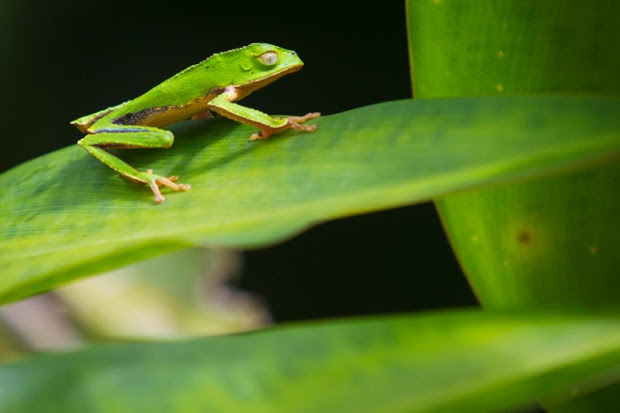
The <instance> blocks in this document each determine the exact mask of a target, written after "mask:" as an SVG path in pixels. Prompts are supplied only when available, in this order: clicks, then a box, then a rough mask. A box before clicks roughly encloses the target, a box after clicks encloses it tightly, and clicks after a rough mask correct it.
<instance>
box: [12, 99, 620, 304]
mask: <svg viewBox="0 0 620 413" xmlns="http://www.w3.org/2000/svg"><path fill="white" fill-rule="evenodd" d="M619 118H620V100H618V99H612V98H592V97H509V98H465V99H437V100H426V101H398V102H389V103H384V104H379V105H374V106H369V107H365V108H360V109H356V110H353V111H349V112H345V113H342V114H338V115H333V116H329V117H326V118H324V119H319V121H320V122H319V123H320V127H319V130H318V131H317V132H315V133H314V134H312V135H304V136H293V135H294V134H290V133H289V134H286V135H284V136H280V137H275V138H273V139H271V140H269V141H267V142H258V143H250V142H247V140H246V139H247V136H249V134H250V132H251V129H250V128H248V127H245V126H240V125H235V124H233V123H231V122H229V121H226V120H217V121H215V122H211V123H209V124H207V126H209V127H208V128H206V127H205V125H204V124H195V123H194V124H188V123H186V124H183V125H180V126H178V127H176V128H174V131H175V134H176V136H177V144H176V145H175V146H174V147H173V149H172V150H170V151H167V152H163V151H157V150H154V151H125V152H123V153H122V156H123V158H124V159H126V160H128V161H129V163H131V164H133V165H135V166H136V167H139V168H145V167H152V168H154V169H155V170H156V172H158V173H162V174H172V173H174V174H178V175H181V178H182V180H184V181H187V182H190V183H192V185H193V189H192V191H190V192H188V193H179V194H170V195H169V196H168V199H167V201H166V202H165V203H164V204H162V205H159V206H155V205H153V204H152V200H151V198H150V194H149V192H148V190H146V189H144V188H140V187H139V186H136V185H135V184H133V183H129V182H123V181H122V180H121V179H119V178H118V176H116V174H114V173H113V172H112V171H110V170H109V169H108V168H106V167H105V166H104V165H101V164H99V163H98V162H97V161H96V160H94V159H92V158H90V157H89V156H88V155H87V154H85V153H84V152H83V151H82V150H81V149H80V148H78V147H72V148H65V149H62V150H60V151H57V152H54V153H51V154H48V155H46V156H43V157H40V158H37V159H35V160H32V161H30V162H27V163H25V164H23V165H20V166H18V167H16V168H14V169H12V170H10V171H8V172H7V173H5V174H3V175H2V176H0V188H1V189H0V195H2V198H3V199H5V200H6V201H5V202H4V203H3V204H2V205H0V234H2V241H1V244H0V270H1V271H2V280H1V281H0V302H1V301H7V300H9V299H16V298H19V297H22V296H25V295H27V294H32V293H35V292H38V291H42V290H44V289H47V288H52V287H53V286H54V285H56V284H58V283H61V282H65V281H67V280H69V279H72V278H75V277H77V276H81V275H86V274H90V273H93V272H94V271H103V270H105V269H111V268H115V267H118V266H119V265H121V264H127V263H129V262H131V261H132V259H131V255H132V254H131V253H129V252H128V251H130V250H133V251H134V252H135V254H136V259H139V258H145V257H148V256H149V255H155V254H159V253H163V252H167V251H171V250H174V249H178V248H183V247H186V246H189V245H193V244H197V243H198V244H203V245H204V244H206V245H212V246H232V247H244V246H255V245H265V244H267V243H273V242H276V241H278V240H281V239H282V238H284V237H286V236H290V235H291V234H293V233H295V232H298V231H300V230H302V229H304V228H306V227H308V226H310V225H312V224H314V223H317V222H321V221H324V220H326V219H332V218H337V217H341V216H346V215H351V214H356V213H361V212H368V211H373V210H378V209H383V208H389V207H394V206H399V205H405V204H410V203H414V202H420V201H425V200H429V199H431V198H434V197H438V196H442V195H445V194H447V193H451V192H454V191H460V190H463V189H466V188H472V187H478V186H483V185H489V184H496V183H500V182H503V181H505V180H514V179H523V178H527V177H529V176H536V175H540V174H543V173H550V172H558V171H561V170H564V169H570V168H574V167H579V166H584V165H589V164H592V163H597V162H605V161H609V159H616V158H617V157H618V156H619V154H620V121H619V120H618V119H619ZM151 245H155V246H159V247H157V248H155V249H154V251H153V252H152V253H151V252H149V248H150V247H151ZM117 256H122V257H124V258H122V259H117ZM104 259H105V260H107V261H108V262H107V263H106V262H103V263H102V261H103V260H104ZM63 274H65V275H63Z"/></svg>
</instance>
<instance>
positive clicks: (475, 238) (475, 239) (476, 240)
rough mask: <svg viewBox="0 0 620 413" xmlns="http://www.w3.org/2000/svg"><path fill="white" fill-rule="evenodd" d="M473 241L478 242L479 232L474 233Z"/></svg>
mask: <svg viewBox="0 0 620 413" xmlns="http://www.w3.org/2000/svg"><path fill="white" fill-rule="evenodd" d="M471 241H472V242H478V235H477V234H474V235H472V237H471Z"/></svg>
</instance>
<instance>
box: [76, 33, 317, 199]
mask: <svg viewBox="0 0 620 413" xmlns="http://www.w3.org/2000/svg"><path fill="white" fill-rule="evenodd" d="M302 66H303V62H302V61H301V59H300V58H299V56H297V54H296V53H295V52H294V51H292V50H287V49H283V48H281V47H278V46H274V45H270V44H266V43H253V44H251V45H249V46H245V47H242V48H239V49H234V50H229V51H227V52H222V53H217V54H214V55H213V56H211V57H209V58H207V59H205V60H204V61H202V62H200V63H198V64H196V65H193V66H190V67H188V68H187V69H185V70H183V71H181V72H179V73H177V74H176V75H174V76H172V77H171V78H169V79H167V80H165V81H164V82H162V83H160V84H159V85H157V86H155V87H154V88H153V89H151V90H149V91H148V92H146V93H144V94H143V95H141V96H139V97H137V98H135V99H133V100H130V101H127V102H125V103H121V104H120V105H117V106H113V107H110V108H108V109H104V110H102V111H99V112H96V113H93V114H91V115H87V116H84V117H81V118H79V119H76V120H74V121H73V122H71V124H72V125H74V126H75V127H77V128H78V129H79V130H80V131H82V132H84V133H86V134H87V135H86V136H85V137H84V138H82V139H80V140H79V141H78V145H80V146H81V147H83V148H84V149H86V150H87V151H88V152H89V153H90V154H91V155H93V156H94V157H95V158H97V159H99V160H100V161H101V162H103V163H104V164H106V165H108V166H109V167H110V168H112V169H114V170H115V171H117V172H119V173H120V174H121V175H123V176H125V177H127V178H129V179H131V180H133V181H135V182H138V183H143V184H146V185H148V186H149V187H150V188H151V190H152V191H153V194H154V195H155V202H156V203H158V204H159V203H161V202H163V201H164V196H163V195H162V194H161V191H160V189H159V188H160V187H161V186H166V187H169V188H171V189H173V190H175V191H187V190H189V189H190V185H186V184H181V183H177V182H176V181H177V180H178V177H177V176H169V177H166V176H160V175H156V174H155V173H153V171H152V170H151V169H147V170H146V171H143V172H142V171H138V170H137V169H135V168H133V167H132V166H130V165H129V164H127V163H126V162H124V161H122V160H121V159H119V158H118V157H116V156H114V155H113V154H111V153H110V152H109V151H108V150H107V149H108V148H169V147H170V146H171V145H172V142H173V141H174V136H173V134H172V132H170V131H168V130H164V129H160V128H161V127H164V126H166V125H170V124H172V123H175V122H179V121H182V120H186V119H201V118H208V117H210V114H211V112H216V113H218V114H220V115H222V116H225V117H227V118H230V119H232V120H235V121H237V122H242V123H246V124H248V125H252V126H255V127H257V128H259V129H260V132H257V133H254V134H253V135H252V136H250V140H255V139H267V138H268V137H269V136H270V135H272V134H274V133H278V132H281V131H283V130H285V129H289V128H294V129H297V130H301V131H306V132H312V131H314V130H315V129H316V125H304V124H303V123H304V122H306V121H307V120H309V119H314V118H317V117H319V116H320V114H319V113H308V114H306V115H305V116H300V117H287V118H283V119H280V118H276V117H271V116H269V115H267V114H265V113H263V112H260V111H258V110H255V109H251V108H247V107H244V106H241V105H238V104H236V103H234V102H235V101H238V100H240V99H243V98H244V97H245V96H247V95H249V94H250V93H252V92H254V91H255V90H257V89H260V88H262V87H263V86H266V85H268V84H269V83H271V82H273V81H275V80H277V79H279V78H280V77H282V76H284V75H286V74H289V73H292V72H295V71H297V70H299V69H301V67H302Z"/></svg>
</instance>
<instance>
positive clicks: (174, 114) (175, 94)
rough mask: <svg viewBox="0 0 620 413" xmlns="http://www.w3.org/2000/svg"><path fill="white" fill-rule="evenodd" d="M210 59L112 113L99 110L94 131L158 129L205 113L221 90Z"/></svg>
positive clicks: (117, 107)
mask: <svg viewBox="0 0 620 413" xmlns="http://www.w3.org/2000/svg"><path fill="white" fill-rule="evenodd" d="M213 57H214V56H211V57H210V58H208V59H206V60H203V61H202V62H200V63H197V64H195V65H193V66H190V67H188V68H187V69H185V70H183V71H181V72H179V73H177V74H176V75H174V76H172V77H171V78H169V79H166V80H164V81H163V82H161V83H160V84H158V85H157V86H155V87H154V88H152V89H151V90H149V91H148V92H146V93H144V94H142V95H140V96H138V97H137V98H135V99H133V100H131V101H129V102H125V103H124V104H121V105H118V106H116V107H114V108H113V109H114V110H113V111H108V112H105V111H102V112H101V113H103V116H101V117H99V118H98V119H97V120H96V121H95V124H94V125H93V128H94V129H97V128H103V127H105V126H106V125H110V124H114V125H148V126H156V127H161V126H166V125H170V124H172V123H175V122H179V121H182V120H186V119H189V118H191V117H192V116H193V115H195V114H197V113H201V112H204V111H206V110H207V109H208V108H207V103H208V102H209V101H210V100H211V99H213V98H214V97H216V96H217V95H219V94H220V93H222V91H223V88H224V85H222V82H221V81H220V82H218V81H216V79H217V76H216V73H214V72H217V71H216V70H211V69H212V65H210V63H211V60H212V59H213ZM104 112H105V113H104ZM81 119H82V118H81Z"/></svg>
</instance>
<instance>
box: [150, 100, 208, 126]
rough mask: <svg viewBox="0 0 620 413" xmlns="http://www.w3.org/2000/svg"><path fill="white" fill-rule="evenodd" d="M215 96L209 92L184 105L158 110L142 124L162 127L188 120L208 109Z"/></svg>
mask: <svg viewBox="0 0 620 413" xmlns="http://www.w3.org/2000/svg"><path fill="white" fill-rule="evenodd" d="M215 96H216V94H215V93H209V94H208V95H206V96H201V97H199V98H196V99H194V100H192V101H191V102H189V103H184V104H182V105H178V106H174V107H171V108H167V109H166V110H161V111H157V112H155V113H153V114H152V115H150V116H149V117H148V118H146V119H145V120H144V121H143V122H142V124H143V125H147V126H154V127H156V128H160V127H163V126H167V125H172V124H173V123H177V122H181V121H183V120H187V119H189V118H191V117H192V116H193V115H195V114H197V113H201V112H205V111H206V110H208V106H207V104H208V103H209V102H210V101H211V100H212V99H213V98H214V97H215Z"/></svg>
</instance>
